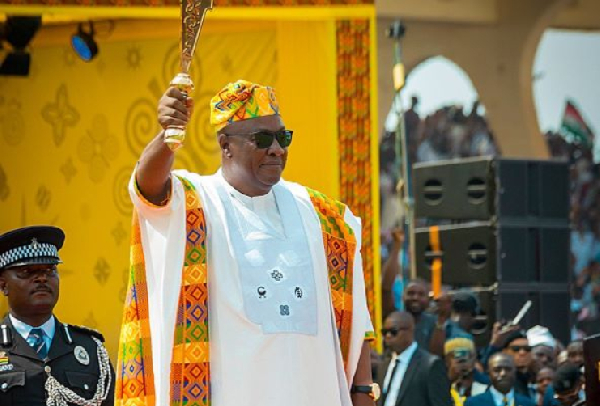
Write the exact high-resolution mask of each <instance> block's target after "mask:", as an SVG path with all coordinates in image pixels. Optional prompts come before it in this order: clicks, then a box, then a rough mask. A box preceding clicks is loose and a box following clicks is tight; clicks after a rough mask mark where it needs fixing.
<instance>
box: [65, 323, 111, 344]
mask: <svg viewBox="0 0 600 406" xmlns="http://www.w3.org/2000/svg"><path fill="white" fill-rule="evenodd" d="M68 326H69V328H72V329H73V330H75V331H79V332H80V333H84V334H88V335H91V336H94V337H96V338H97V339H99V340H100V341H102V342H104V336H103V335H102V333H101V332H99V331H98V330H94V329H93V328H91V327H86V326H77V325H75V324H69V325H68Z"/></svg>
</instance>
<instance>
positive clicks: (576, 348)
mask: <svg viewBox="0 0 600 406" xmlns="http://www.w3.org/2000/svg"><path fill="white" fill-rule="evenodd" d="M567 359H568V361H569V363H571V364H573V365H577V366H579V367H582V366H583V363H584V359H583V342H582V341H579V340H577V341H573V342H572V343H571V344H569V345H568V346H567Z"/></svg>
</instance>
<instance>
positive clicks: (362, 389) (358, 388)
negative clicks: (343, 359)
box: [350, 383, 381, 402]
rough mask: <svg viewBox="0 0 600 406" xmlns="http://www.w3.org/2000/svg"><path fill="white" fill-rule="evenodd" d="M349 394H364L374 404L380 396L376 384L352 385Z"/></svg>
mask: <svg viewBox="0 0 600 406" xmlns="http://www.w3.org/2000/svg"><path fill="white" fill-rule="evenodd" d="M350 393H365V394H367V395H369V396H370V397H371V399H373V400H374V401H375V402H377V400H378V399H379V397H380V396H381V390H380V389H379V385H377V384H376V383H372V384H369V385H352V388H350Z"/></svg>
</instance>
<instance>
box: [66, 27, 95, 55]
mask: <svg viewBox="0 0 600 406" xmlns="http://www.w3.org/2000/svg"><path fill="white" fill-rule="evenodd" d="M71 45H72V46H73V50H74V51H75V53H76V54H77V55H79V57H80V58H81V59H83V60H84V61H85V62H89V61H91V60H92V59H94V57H95V56H96V55H98V44H97V43H96V41H95V40H94V24H93V23H92V22H91V21H90V22H89V32H85V31H83V24H79V27H78V28H77V32H76V33H75V34H73V36H72V37H71Z"/></svg>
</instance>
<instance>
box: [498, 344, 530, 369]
mask: <svg viewBox="0 0 600 406" xmlns="http://www.w3.org/2000/svg"><path fill="white" fill-rule="evenodd" d="M504 352H505V353H507V354H509V355H511V356H512V357H513V359H514V360H515V366H516V367H517V369H521V368H528V367H529V364H530V363H531V347H530V346H529V341H527V339H526V338H517V339H516V340H513V341H511V342H510V344H509V345H508V347H506V349H505V350H504Z"/></svg>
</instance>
